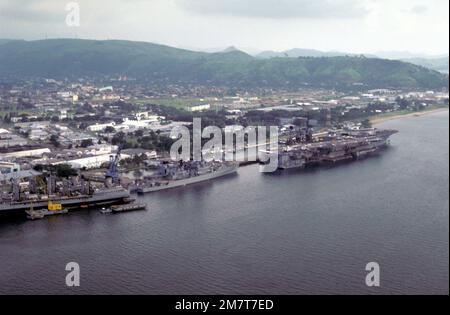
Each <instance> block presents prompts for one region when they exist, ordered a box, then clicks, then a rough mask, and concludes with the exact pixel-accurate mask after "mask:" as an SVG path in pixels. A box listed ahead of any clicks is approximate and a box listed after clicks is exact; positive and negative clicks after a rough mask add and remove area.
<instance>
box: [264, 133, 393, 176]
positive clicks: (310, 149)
mask: <svg viewBox="0 0 450 315" xmlns="http://www.w3.org/2000/svg"><path fill="white" fill-rule="evenodd" d="M397 132H398V131H397V130H382V129H376V128H358V129H351V128H341V129H326V130H323V131H321V132H318V133H313V132H312V129H311V128H304V129H301V130H297V131H295V132H291V133H290V134H288V135H286V136H284V137H283V140H281V141H280V143H279V148H278V151H276V152H271V151H262V152H261V153H263V154H266V155H268V156H269V157H272V158H273V157H274V155H275V154H276V155H278V169H282V170H284V169H294V168H305V167H308V166H311V165H320V164H326V163H331V164H333V163H338V162H342V161H351V160H356V159H359V158H362V157H365V156H369V155H371V154H374V153H377V152H379V151H380V150H382V149H384V148H386V147H387V146H388V145H389V144H390V140H389V137H390V136H391V135H393V134H395V133H397ZM266 160H267V157H266Z"/></svg>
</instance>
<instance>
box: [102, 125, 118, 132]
mask: <svg viewBox="0 0 450 315" xmlns="http://www.w3.org/2000/svg"><path fill="white" fill-rule="evenodd" d="M105 132H106V133H113V132H116V129H115V128H114V127H113V126H107V127H106V128H105Z"/></svg>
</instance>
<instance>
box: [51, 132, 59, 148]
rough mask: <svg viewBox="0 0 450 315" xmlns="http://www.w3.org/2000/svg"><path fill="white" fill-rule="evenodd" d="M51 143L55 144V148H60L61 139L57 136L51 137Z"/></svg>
mask: <svg viewBox="0 0 450 315" xmlns="http://www.w3.org/2000/svg"><path fill="white" fill-rule="evenodd" d="M50 143H51V144H53V145H54V146H55V147H59V146H60V143H59V137H58V136H57V135H51V136H50Z"/></svg>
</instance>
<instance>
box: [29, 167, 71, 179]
mask: <svg viewBox="0 0 450 315" xmlns="http://www.w3.org/2000/svg"><path fill="white" fill-rule="evenodd" d="M33 169H34V170H35V171H38V172H43V171H47V172H49V173H52V174H56V176H58V177H64V178H69V177H71V176H77V175H78V172H77V170H75V169H73V168H72V166H71V165H69V164H58V165H50V164H46V165H42V164H37V165H35V166H34V168H33Z"/></svg>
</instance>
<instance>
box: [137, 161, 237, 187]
mask: <svg viewBox="0 0 450 315" xmlns="http://www.w3.org/2000/svg"><path fill="white" fill-rule="evenodd" d="M238 168H239V164H238V163H234V162H204V161H201V162H197V161H186V162H183V161H180V162H173V163H161V164H160V165H159V168H158V171H157V172H156V173H155V174H154V175H153V176H148V177H146V178H144V180H142V181H138V182H137V183H136V187H137V189H136V191H137V193H138V194H145V193H150V192H156V191H160V190H165V189H171V188H177V187H182V186H186V185H191V184H195V183H199V182H204V181H207V180H211V179H215V178H219V177H223V176H226V175H229V174H233V173H236V172H237V170H238Z"/></svg>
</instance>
